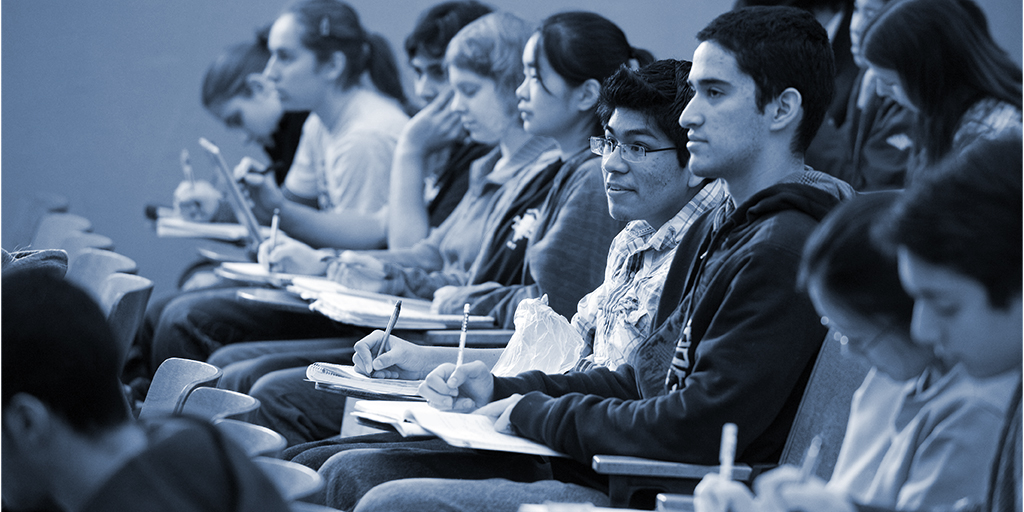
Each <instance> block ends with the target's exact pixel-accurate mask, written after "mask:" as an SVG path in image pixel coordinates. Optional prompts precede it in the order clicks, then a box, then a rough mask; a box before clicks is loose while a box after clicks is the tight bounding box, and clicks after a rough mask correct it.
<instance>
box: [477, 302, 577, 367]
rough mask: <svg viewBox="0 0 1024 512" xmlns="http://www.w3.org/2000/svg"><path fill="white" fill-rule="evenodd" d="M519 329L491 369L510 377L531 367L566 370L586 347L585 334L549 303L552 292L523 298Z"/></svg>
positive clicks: (517, 318)
mask: <svg viewBox="0 0 1024 512" xmlns="http://www.w3.org/2000/svg"><path fill="white" fill-rule="evenodd" d="M513 323H514V324H515V327H516V332H515V333H514V334H512V338H511V339H510V340H508V344H507V345H506V346H505V350H504V351H502V353H501V357H499V358H498V362H497V363H495V364H494V368H492V369H491V373H493V374H494V375H497V376H499V377H510V376H513V375H516V374H518V373H522V372H525V371H528V370H540V371H542V372H544V373H563V372H565V371H567V370H569V369H571V368H572V367H573V366H575V364H576V361H577V360H578V359H579V357H580V353H581V351H582V350H583V346H584V343H583V337H582V336H580V334H579V333H578V332H576V329H574V328H573V326H572V325H571V324H570V323H569V321H568V320H566V319H565V317H564V316H562V315H559V314H558V313H555V311H554V310H553V309H551V308H550V307H549V306H548V296H547V295H544V296H542V297H541V298H539V299H523V300H522V301H521V302H520V303H519V306H517V307H516V313H515V318H514V319H513Z"/></svg>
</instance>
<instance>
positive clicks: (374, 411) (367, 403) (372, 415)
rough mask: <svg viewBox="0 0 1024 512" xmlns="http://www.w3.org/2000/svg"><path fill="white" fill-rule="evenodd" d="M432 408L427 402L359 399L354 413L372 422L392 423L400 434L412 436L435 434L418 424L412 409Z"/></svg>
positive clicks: (354, 407)
mask: <svg viewBox="0 0 1024 512" xmlns="http://www.w3.org/2000/svg"><path fill="white" fill-rule="evenodd" d="M418 409H431V407H430V405H429V404H427V403H426V402H396V401H387V400H359V401H357V402H356V403H355V405H354V406H353V411H352V415H353V416H355V417H357V418H364V419H367V420H370V421H371V422H376V423H383V424H386V425H390V426H391V427H393V428H394V429H395V430H397V431H398V433H399V434H402V435H403V436H405V437H410V436H433V435H434V434H431V433H430V432H428V431H426V430H425V429H424V428H423V427H421V426H419V425H418V424H416V422H415V421H414V420H413V417H412V411H414V410H418Z"/></svg>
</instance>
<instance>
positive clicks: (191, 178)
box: [181, 149, 196, 188]
mask: <svg viewBox="0 0 1024 512" xmlns="http://www.w3.org/2000/svg"><path fill="white" fill-rule="evenodd" d="M181 172H183V173H185V179H187V180H188V182H189V183H190V184H192V188H196V175H195V173H193V172H192V163H191V162H189V159H188V150H187V149H182V150H181Z"/></svg>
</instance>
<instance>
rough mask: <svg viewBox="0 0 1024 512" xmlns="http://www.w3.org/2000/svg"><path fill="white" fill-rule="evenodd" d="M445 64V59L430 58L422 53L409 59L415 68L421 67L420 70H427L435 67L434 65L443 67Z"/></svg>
mask: <svg viewBox="0 0 1024 512" xmlns="http://www.w3.org/2000/svg"><path fill="white" fill-rule="evenodd" d="M443 64H444V60H443V59H432V58H429V57H424V56H422V55H417V56H415V57H413V58H411V59H409V65H410V66H412V67H413V68H415V69H420V70H427V69H430V68H434V67H441V66H442V65H443Z"/></svg>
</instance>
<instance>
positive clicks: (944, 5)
mask: <svg viewBox="0 0 1024 512" xmlns="http://www.w3.org/2000/svg"><path fill="white" fill-rule="evenodd" d="M863 52H864V58H865V59H867V60H868V61H869V62H871V63H872V64H874V65H875V66H878V67H881V68H885V69H891V70H894V71H895V72H896V73H897V75H899V77H900V81H901V82H902V83H903V86H904V88H906V93H907V97H908V98H909V99H910V101H911V102H912V103H913V104H914V106H915V107H917V109H918V119H919V130H920V137H919V139H920V140H919V144H921V146H922V147H923V148H924V149H925V150H926V151H927V154H928V163H932V164H934V163H936V162H938V161H939V160H941V159H942V157H943V156H945V155H946V153H947V152H949V150H950V148H951V147H952V144H953V135H954V133H955V132H956V129H957V126H958V125H959V123H960V119H961V118H962V117H963V115H964V113H965V112H967V109H969V108H970V107H971V105H973V104H974V103H976V102H977V101H978V100H980V99H983V98H986V97H988V98H995V99H997V100H1000V101H1005V102H1007V103H1010V104H1012V105H1015V106H1017V108H1020V107H1021V69H1020V67H1019V66H1017V64H1016V63H1014V62H1013V60H1011V59H1010V57H1009V56H1008V55H1007V54H1006V52H1005V51H1003V49H1002V48H1000V47H999V45H997V44H996V42H995V41H994V40H993V39H992V36H991V35H990V34H989V31H988V22H987V21H986V20H985V15H984V13H982V11H981V9H979V8H978V6H977V5H976V4H974V3H973V2H972V1H971V0H903V1H900V2H890V3H889V4H888V5H887V6H886V9H885V10H884V11H882V13H880V14H879V15H878V17H877V18H875V20H874V21H873V22H872V23H871V25H869V26H868V28H867V30H866V31H865V34H864V41H863Z"/></svg>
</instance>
